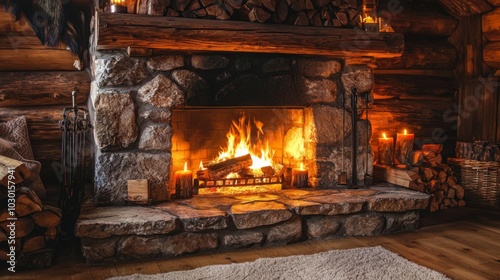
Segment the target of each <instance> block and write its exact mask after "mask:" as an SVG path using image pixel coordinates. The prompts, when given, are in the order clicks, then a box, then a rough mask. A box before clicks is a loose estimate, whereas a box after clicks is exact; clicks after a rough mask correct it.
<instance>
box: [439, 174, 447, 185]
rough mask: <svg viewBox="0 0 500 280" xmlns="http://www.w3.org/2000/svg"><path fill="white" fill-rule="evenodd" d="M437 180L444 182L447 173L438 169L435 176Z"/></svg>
mask: <svg viewBox="0 0 500 280" xmlns="http://www.w3.org/2000/svg"><path fill="white" fill-rule="evenodd" d="M437 178H438V180H439V182H441V183H443V184H444V183H445V182H446V180H447V179H448V175H447V174H446V172H444V171H439V173H438V176H437Z"/></svg>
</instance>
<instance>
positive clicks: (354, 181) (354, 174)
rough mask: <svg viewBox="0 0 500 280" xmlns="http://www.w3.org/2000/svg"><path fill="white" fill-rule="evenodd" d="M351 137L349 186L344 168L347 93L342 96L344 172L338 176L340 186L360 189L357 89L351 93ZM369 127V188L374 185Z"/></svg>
mask: <svg viewBox="0 0 500 280" xmlns="http://www.w3.org/2000/svg"><path fill="white" fill-rule="evenodd" d="M351 93H352V94H351V118H352V119H351V120H352V121H351V125H352V127H351V135H352V137H351V138H352V145H351V183H350V184H348V180H347V173H346V172H345V166H344V159H345V154H344V146H345V145H344V141H345V110H346V109H348V108H347V107H346V105H345V100H346V97H345V93H344V94H343V95H342V108H343V110H342V148H341V150H342V151H341V152H342V172H341V173H340V174H339V176H338V184H339V185H349V186H350V187H351V188H357V187H358V169H357V151H358V126H357V124H358V94H357V89H356V88H353V89H352V92H351ZM364 109H365V111H366V121H367V122H368V109H369V106H368V93H367V94H366V108H364ZM369 129H370V127H369V125H368V124H367V125H366V149H365V153H366V155H365V156H366V162H365V175H364V182H363V183H364V185H365V186H369V185H371V184H372V177H371V175H370V174H369V172H368V152H369V145H370V143H369V141H370V139H369V137H368V136H369Z"/></svg>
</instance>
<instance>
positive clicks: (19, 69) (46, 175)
mask: <svg viewBox="0 0 500 280" xmlns="http://www.w3.org/2000/svg"><path fill="white" fill-rule="evenodd" d="M75 60H78V58H77V57H76V56H73V55H72V54H71V53H70V51H68V50H66V48H65V46H60V47H57V48H49V47H45V46H43V45H42V44H41V43H40V41H39V40H38V38H37V37H36V36H35V33H34V32H33V30H32V29H31V27H30V26H29V24H28V23H27V21H26V20H25V19H20V20H19V21H14V19H13V18H12V16H11V15H10V14H9V13H7V12H5V11H3V10H0V122H4V121H7V120H10V119H13V118H15V117H18V116H22V115H24V116H26V119H27V122H28V129H29V134H30V140H31V145H32V148H33V152H34V156H35V159H36V160H38V161H40V162H41V163H42V172H41V177H42V181H43V182H44V184H45V185H46V186H47V185H57V183H58V182H59V174H60V171H61V170H60V168H59V166H60V165H59V163H60V161H61V153H60V152H61V130H60V129H59V126H58V122H59V121H60V120H61V119H62V110H63V108H65V107H71V92H72V91H73V90H77V91H78V94H77V99H76V101H77V103H78V105H79V106H84V105H85V104H86V101H87V97H88V95H89V91H90V78H89V76H88V74H87V73H86V72H85V71H78V69H76V68H75V66H73V64H74V62H75ZM90 162H91V160H89V161H88V163H90ZM89 165H90V164H89Z"/></svg>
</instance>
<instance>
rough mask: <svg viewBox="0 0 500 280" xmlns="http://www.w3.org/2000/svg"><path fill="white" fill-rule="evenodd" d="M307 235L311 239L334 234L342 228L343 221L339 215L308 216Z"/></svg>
mask: <svg viewBox="0 0 500 280" xmlns="http://www.w3.org/2000/svg"><path fill="white" fill-rule="evenodd" d="M305 225H306V230H307V237H308V238H309V239H314V238H321V237H326V236H329V235H333V234H335V233H336V232H337V230H338V229H339V228H340V225H341V221H340V218H339V217H335V216H326V217H310V218H306V223H305Z"/></svg>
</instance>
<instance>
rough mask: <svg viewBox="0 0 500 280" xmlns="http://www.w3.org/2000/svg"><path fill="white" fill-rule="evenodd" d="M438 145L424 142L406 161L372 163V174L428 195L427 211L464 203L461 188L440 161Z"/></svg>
mask: <svg viewBox="0 0 500 280" xmlns="http://www.w3.org/2000/svg"><path fill="white" fill-rule="evenodd" d="M442 151H443V145H442V144H424V145H423V146H422V149H421V150H415V151H412V152H411V157H410V161H411V162H410V164H409V165H406V164H396V165H395V166H387V165H380V164H374V166H373V177H374V178H375V179H379V180H383V181H386V182H389V183H393V184H395V185H400V186H403V187H407V188H410V189H413V190H417V191H420V192H425V193H428V194H430V195H431V196H432V200H431V203H430V205H429V211H430V212H435V211H437V210H440V209H448V208H453V207H457V206H465V201H464V188H463V187H462V186H461V185H459V184H458V181H457V178H456V177H455V176H454V175H453V172H452V169H451V167H450V166H449V165H448V164H446V163H443V157H442V156H441V152H442Z"/></svg>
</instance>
